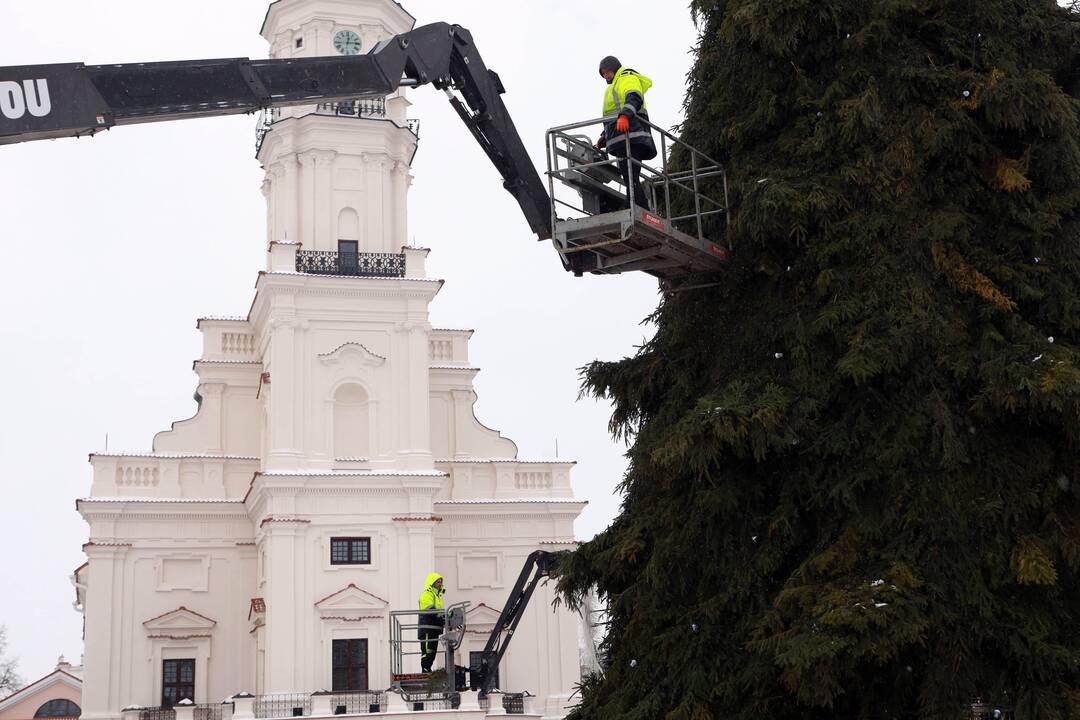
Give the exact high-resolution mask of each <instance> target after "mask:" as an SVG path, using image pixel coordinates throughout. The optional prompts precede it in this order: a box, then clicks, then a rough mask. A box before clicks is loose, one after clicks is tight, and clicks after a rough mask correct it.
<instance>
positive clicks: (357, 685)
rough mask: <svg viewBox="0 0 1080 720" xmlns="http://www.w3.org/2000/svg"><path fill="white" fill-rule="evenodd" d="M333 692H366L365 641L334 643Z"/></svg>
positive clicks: (337, 641)
mask: <svg viewBox="0 0 1080 720" xmlns="http://www.w3.org/2000/svg"><path fill="white" fill-rule="evenodd" d="M333 653H334V657H333V665H334V687H333V691H334V692H367V689H368V677H367V640H361V639H357V640H335V641H334V650H333Z"/></svg>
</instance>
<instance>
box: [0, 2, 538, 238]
mask: <svg viewBox="0 0 1080 720" xmlns="http://www.w3.org/2000/svg"><path fill="white" fill-rule="evenodd" d="M428 83H430V84H432V85H434V86H435V87H436V88H438V89H440V90H443V89H447V90H448V89H450V88H453V89H456V90H457V91H458V92H460V94H461V98H463V99H464V102H462V100H461V99H458V97H457V96H454V95H452V94H451V100H450V102H451V104H452V105H453V106H454V109H455V110H456V111H457V113H458V115H460V116H461V119H462V120H463V121H464V122H465V125H466V126H467V127H468V128H469V131H470V132H472V134H473V137H475V138H476V141H477V142H478V143H479V144H480V147H481V148H483V150H484V152H485V153H487V156H488V157H489V158H490V159H491V162H492V163H493V164H494V165H495V167H496V169H497V170H498V171H499V173H500V174H501V175H502V178H503V187H505V188H506V189H507V191H509V192H510V194H511V195H513V196H514V198H515V199H516V200H517V201H518V204H519V205H520V206H521V210H522V212H523V213H524V214H525V218H526V220H527V221H528V223H529V227H530V228H532V231H533V232H535V233H536V234H537V235H538V236H539V238H540V239H542V240H544V239H548V238H550V237H551V230H552V229H551V208H550V199H549V196H548V193H547V189H546V188H545V187H544V184H543V182H542V181H541V180H540V176H539V174H537V172H536V168H535V167H534V166H533V164H532V161H531V160H530V159H529V155H528V153H527V152H526V150H525V146H524V144H523V143H522V142H521V137H520V136H519V135H518V132H517V128H516V127H515V126H514V123H513V121H512V120H511V119H510V115H509V113H508V112H507V110H506V106H505V105H504V104H503V102H502V98H500V97H499V96H500V95H501V94H502V93H503V92H505V91H504V89H503V86H502V83H501V82H500V80H499V76H498V75H497V74H495V72H493V71H491V70H488V69H487V67H486V66H485V65H484V61H483V60H482V59H481V57H480V53H479V52H477V49H476V45H475V44H474V43H473V39H472V35H471V34H470V33H469V31H468V30H466V29H464V28H462V27H459V26H456V25H449V24H447V23H433V24H431V25H425V26H423V27H420V28H417V29H415V30H412V31H410V32H407V33H404V34H402V35H397V36H395V37H392V38H389V39H387V40H384V41H383V42H381V43H379V44H378V45H377V46H376V47H374V48H373V49H372V50H371V51H370V52H368V53H367V54H366V55H354V56H342V57H317V58H298V59H293V60H249V59H248V58H229V59H222V60H191V61H179V62H157V63H135V64H124V65H84V64H82V63H68V64H59V65H26V66H19V67H2V68H0V145H3V144H9V143H17V142H24V141H27V140H44V139H48V138H62V137H80V136H83V135H93V134H94V133H96V132H98V131H100V130H105V129H108V128H110V127H112V126H114V125H133V124H135V123H147V122H158V121H162V120H183V119H187V118H198V117H213V116H218V115H233V114H238V113H251V112H254V111H256V110H259V109H265V108H273V107H284V106H288V105H310V104H315V103H324V102H334V101H347V100H352V99H355V98H357V97H362V96H378V95H388V94H390V93H392V92H394V91H395V90H397V89H398V88H399V87H402V86H407V87H411V86H417V85H425V84H428Z"/></svg>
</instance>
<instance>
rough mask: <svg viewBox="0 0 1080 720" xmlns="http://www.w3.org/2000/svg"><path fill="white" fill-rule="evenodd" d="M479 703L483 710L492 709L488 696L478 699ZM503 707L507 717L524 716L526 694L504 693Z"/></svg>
mask: <svg viewBox="0 0 1080 720" xmlns="http://www.w3.org/2000/svg"><path fill="white" fill-rule="evenodd" d="M478 701H479V703H480V709H481V710H488V709H489V708H490V707H491V698H490V697H488V696H486V695H485V696H483V697H480V698H478ZM502 706H503V710H505V711H506V714H507V715H524V714H525V693H504V694H503V696H502Z"/></svg>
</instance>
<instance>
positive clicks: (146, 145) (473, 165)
mask: <svg viewBox="0 0 1080 720" xmlns="http://www.w3.org/2000/svg"><path fill="white" fill-rule="evenodd" d="M358 1H359V0H358ZM267 4H268V2H267V0H185V2H181V3H177V2H169V3H164V2H156V1H148V0H109V1H107V2H86V1H85V0H78V1H76V0H49V1H48V2H37V3H30V2H25V0H0V27H2V28H4V30H5V32H4V42H3V43H0V66H5V65H23V64H37V63H53V62H71V61H81V62H86V63H88V64H98V63H111V62H140V61H156V60H182V59H196V58H214V57H235V56H248V57H256V58H259V57H265V56H266V43H265V42H264V41H263V40H262V38H261V37H259V35H258V30H259V27H260V24H261V22H262V19H263V16H264V13H265V10H266V6H267ZM682 4H683V3H680V4H678V5H680V6H681V5H682ZM404 5H405V7H406V9H408V10H409V11H410V12H412V14H413V15H415V16H416V17H417V20H418V23H420V24H423V23H426V22H432V21H437V20H445V21H449V22H455V23H459V24H461V25H464V26H465V27H467V28H469V29H470V30H472V32H473V34H474V37H475V39H476V41H477V44H478V46H479V48H480V50H481V52H482V54H483V56H484V58H485V60H486V62H487V64H488V65H489V67H492V68H494V69H495V70H497V71H498V72H499V73H500V75H501V77H502V80H503V82H504V84H505V85H506V87H507V90H508V93H507V95H506V96H505V100H506V103H507V105H508V107H509V108H510V111H511V113H512V115H513V117H514V119H515V121H516V122H517V125H518V128H519V130H520V132H521V134H522V137H523V138H524V139H525V141H526V144H527V145H528V146H529V147H530V149H531V150H532V151H533V153H534V160H535V162H536V164H537V166H538V167H541V166H542V164H543V155H542V153H543V133H544V130H545V129H546V128H547V127H549V126H554V125H558V124H562V123H566V122H572V121H574V120H578V119H585V118H589V117H595V116H597V115H599V114H600V112H599V111H600V101H601V94H602V92H603V89H604V86H603V84H602V81H601V80H600V78H599V76H598V75H597V72H596V66H597V64H598V62H599V59H600V58H601V57H603V56H604V55H606V54H609V53H610V54H616V55H618V56H620V57H621V58H622V59H623V61H624V62H625V63H626V64H628V65H631V66H633V67H635V68H637V69H638V70H640V71H641V72H643V73H645V74H647V75H650V76H651V77H652V78H653V79H654V80H655V83H656V85H655V87H654V89H653V90H652V91H651V92H650V95H649V104H650V109H651V111H652V115H653V118H654V120H656V121H657V122H659V123H661V124H664V125H671V124H674V123H675V122H677V121H678V120H679V118H680V115H681V102H682V97H683V94H684V91H685V75H686V72H687V71H688V69H689V67H690V63H691V57H690V55H689V51H690V48H691V47H692V45H693V44H694V41H695V38H696V32H695V29H694V27H693V24H692V23H691V20H690V17H689V13H688V12H687V11H683V10H680V9H678V8H676V10H675V11H674V12H671V11H670V10H669V11H667V12H664V13H662V14H661V13H658V12H657V4H656V3H655V2H645V1H644V0H624V1H623V2H621V3H618V4H613V3H611V2H607V1H601V0H575V1H570V0H544V1H542V2H540V1H535V2H491V1H490V0H485V1H483V2H481V1H480V0H405V2H404ZM410 99H411V100H412V101H413V103H414V106H413V107H412V112H411V113H410V114H411V115H412V116H414V117H417V118H420V119H421V121H422V127H421V140H420V150H419V153H418V155H417V157H416V161H415V163H414V166H413V174H414V175H415V178H416V180H415V184H414V186H413V189H412V192H411V195H410V198H409V220H410V236H411V238H412V239H413V241H414V244H417V245H423V246H426V247H430V248H432V251H433V252H432V254H431V257H430V263H429V268H430V271H431V274H432V275H434V276H436V277H442V278H445V279H446V281H447V282H446V286H445V288H444V290H443V292H442V294H441V295H440V296H439V297H438V298H436V300H435V303H434V304H433V307H432V321H433V323H434V324H435V325H436V326H443V327H447V326H448V327H469V328H473V329H475V330H476V334H475V336H474V339H473V342H472V346H471V347H472V356H471V359H472V361H473V363H474V364H476V365H478V366H479V367H481V368H482V372H481V373H480V375H479V378H478V379H477V390H478V393H479V396H480V399H479V402H478V403H477V416H478V417H479V418H480V420H481V421H482V422H484V423H485V424H487V425H489V426H491V427H495V428H498V429H499V430H501V431H502V432H503V434H504V435H506V436H508V437H511V438H512V439H514V440H515V441H516V442H517V443H518V446H519V447H520V449H521V453H520V454H521V456H522V457H523V458H550V457H552V456H554V454H555V444H556V440H557V441H558V448H559V455H560V457H562V458H572V459H576V460H578V466H577V468H576V469H575V471H574V474H573V478H574V486H575V490H576V492H577V495H578V496H579V497H581V498H584V499H587V500H588V501H589V502H590V506H589V509H588V510H587V511H586V513H585V514H584V515H583V517H582V518H581V520H580V521H579V523H578V526H577V533H578V536H579V537H580V538H583V539H586V538H589V537H591V536H592V535H593V534H594V533H596V532H597V531H598V530H600V529H602V528H603V527H604V526H605V525H606V524H607V523H608V522H609V521H610V520H611V518H612V517H614V514H615V512H616V511H617V507H618V499H617V498H616V497H615V496H614V495H613V489H614V487H615V485H616V483H617V482H618V481H619V479H620V478H621V476H622V473H623V471H624V469H625V464H626V463H625V458H624V457H623V453H624V452H625V448H624V447H622V446H621V445H619V444H616V443H614V442H613V441H612V440H611V439H610V437H609V436H608V434H607V431H606V424H607V419H608V414H609V408H608V407H607V406H606V405H603V404H598V403H596V402H593V401H592V400H581V401H578V400H577V393H578V384H579V379H578V368H579V367H581V366H582V365H584V364H586V363H587V362H589V361H591V360H593V359H596V358H602V359H617V358H620V357H623V356H624V355H627V354H630V353H632V352H633V351H634V346H635V345H638V344H640V343H641V342H642V339H643V338H644V337H645V336H647V335H648V334H649V332H650V331H649V329H648V328H647V327H643V326H642V325H641V324H640V323H641V321H642V319H643V318H645V317H646V316H647V315H648V314H649V313H650V312H651V311H652V310H653V309H654V308H655V306H656V304H657V300H658V295H657V289H656V282H655V281H654V280H653V279H651V278H649V277H647V276H627V277H605V278H599V277H596V278H594V277H587V278H583V279H575V278H573V277H572V276H570V275H567V274H566V273H564V272H563V270H562V269H561V265H560V263H559V261H558V259H557V257H556V255H555V253H554V251H553V250H552V249H551V247H550V245H549V244H546V243H544V244H541V243H537V242H536V241H535V240H534V239H533V236H531V235H530V233H529V231H528V227H527V226H526V224H525V221H524V219H523V218H522V216H521V215H520V214H519V211H518V209H517V205H516V204H515V203H514V202H513V200H512V199H511V197H510V196H509V195H508V194H507V193H505V192H504V191H503V190H502V188H501V185H500V179H499V177H498V175H497V173H496V172H495V170H494V169H493V168H492V167H491V166H490V164H489V163H488V161H487V159H486V157H485V156H484V155H483V154H482V152H481V151H480V149H479V147H477V146H476V145H475V143H474V142H473V141H472V139H471V137H470V136H469V134H468V132H467V131H466V130H465V128H464V126H462V125H461V123H460V121H459V120H458V118H457V116H456V115H455V114H454V113H453V111H452V110H451V108H450V107H449V106H448V104H447V103H446V100H445V98H444V97H443V95H442V94H441V93H438V92H435V91H432V90H431V89H429V88H425V89H420V90H417V91H414V92H412V93H411V94H410ZM254 125H255V119H254V118H253V117H251V116H241V117H234V118H223V119H209V120H196V121H187V122H175V123H164V124H156V125H143V126H137V127H127V128H120V129H117V130H114V131H112V132H109V133H107V134H103V135H101V136H99V137H96V138H93V139H82V140H59V141H48V142H37V143H28V144H24V145H17V146H6V147H3V148H0V221H2V222H0V226H2V228H3V240H4V244H5V247H6V252H5V255H4V261H5V263H6V272H4V279H3V283H2V285H0V301H2V307H3V308H4V310H5V323H4V329H3V338H4V341H3V347H4V352H3V353H0V377H3V379H4V387H5V393H4V410H3V412H2V415H0V472H2V482H3V491H4V494H3V497H4V500H3V502H0V541H2V542H0V546H2V547H3V548H4V551H3V557H4V570H3V574H2V578H3V579H2V581H0V587H2V589H0V624H4V625H6V626H7V628H8V639H9V642H10V647H9V652H10V653H11V654H13V655H15V656H17V657H19V658H20V660H21V663H20V670H21V672H22V674H23V676H24V679H26V680H33V679H35V678H37V677H39V676H40V675H43V674H45V673H46V672H48V671H49V670H51V668H52V666H53V665H54V663H55V661H56V657H57V655H59V654H60V653H64V654H66V655H67V656H68V658H69V659H71V660H72V661H74V662H78V659H79V656H80V653H81V652H82V642H81V616H79V615H78V614H77V613H76V612H75V611H74V610H73V609H72V607H71V602H72V600H73V599H74V590H73V589H72V587H71V585H70V583H69V581H68V575H69V574H70V573H71V572H72V571H73V570H74V569H75V567H77V566H78V565H79V564H81V563H82V562H83V560H84V557H83V554H82V552H81V547H80V546H81V545H82V543H83V542H85V541H86V539H87V538H86V526H85V524H84V523H83V521H82V520H81V518H80V517H79V516H78V515H77V514H76V512H75V499H76V498H77V497H81V496H84V495H86V494H87V493H88V491H89V486H90V467H89V465H88V464H87V462H86V459H87V453H89V452H93V451H99V450H102V449H103V448H104V444H105V435H106V433H108V435H109V449H110V450H112V451H143V452H145V451H148V450H149V449H150V443H151V439H152V437H153V434H154V433H155V432H157V431H158V430H161V429H163V428H167V427H168V426H169V423H170V422H172V421H173V420H177V419H181V418H186V417H189V416H191V415H192V414H193V412H194V410H195V404H194V402H193V400H192V392H193V391H194V389H195V380H196V378H195V375H194V374H193V373H192V371H191V361H192V360H193V359H195V358H196V357H197V356H198V355H199V353H200V349H201V345H200V337H199V333H198V332H197V331H196V329H195V319H196V318H197V317H199V316H202V315H221V314H226V315H244V314H245V313H246V312H247V309H248V306H249V305H250V302H251V298H252V292H253V284H254V281H255V276H256V272H257V271H258V270H260V269H261V268H262V267H263V263H264V250H265V207H264V203H263V198H262V196H261V195H260V193H259V184H260V182H261V180H262V171H261V169H260V167H259V164H258V163H257V162H256V161H255V159H254V137H253V136H254Z"/></svg>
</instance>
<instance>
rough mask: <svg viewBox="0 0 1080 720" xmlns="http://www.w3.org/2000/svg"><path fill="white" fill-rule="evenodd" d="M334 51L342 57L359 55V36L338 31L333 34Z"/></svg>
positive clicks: (346, 31) (345, 31)
mask: <svg viewBox="0 0 1080 720" xmlns="http://www.w3.org/2000/svg"><path fill="white" fill-rule="evenodd" d="M334 49H335V50H337V51H338V52H339V53H341V54H342V55H357V54H359V53H360V36H359V35H357V34H356V33H355V32H353V31H352V30H338V31H337V33H335V34H334Z"/></svg>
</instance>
